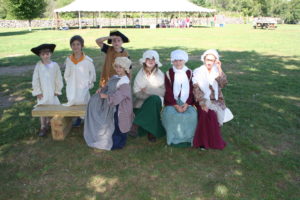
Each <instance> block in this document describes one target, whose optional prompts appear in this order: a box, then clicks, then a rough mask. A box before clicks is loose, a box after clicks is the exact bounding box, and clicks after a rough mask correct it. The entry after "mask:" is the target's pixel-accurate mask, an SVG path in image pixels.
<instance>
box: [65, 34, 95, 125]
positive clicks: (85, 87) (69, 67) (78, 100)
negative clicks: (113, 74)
mask: <svg viewBox="0 0 300 200" xmlns="http://www.w3.org/2000/svg"><path fill="white" fill-rule="evenodd" d="M70 46H71V49H72V54H71V55H70V56H68V57H67V59H66V62H65V64H66V70H65V73H64V78H65V80H66V84H67V85H66V95H67V99H68V102H67V103H66V104H64V106H73V105H85V104H87V103H88V101H89V99H90V91H89V90H90V89H92V88H93V87H94V82H95V81H96V72H95V66H94V64H93V59H91V58H90V57H89V56H87V55H85V54H84V52H83V48H84V40H83V38H82V37H81V36H79V35H75V36H73V37H72V38H71V39H70ZM80 124H81V118H80V117H78V118H77V119H76V121H75V123H74V124H73V126H75V127H76V126H80Z"/></svg>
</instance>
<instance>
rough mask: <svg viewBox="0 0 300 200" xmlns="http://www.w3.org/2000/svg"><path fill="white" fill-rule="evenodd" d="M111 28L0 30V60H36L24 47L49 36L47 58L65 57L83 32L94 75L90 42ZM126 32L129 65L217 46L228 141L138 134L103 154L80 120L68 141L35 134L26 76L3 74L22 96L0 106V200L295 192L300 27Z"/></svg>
mask: <svg viewBox="0 0 300 200" xmlns="http://www.w3.org/2000/svg"><path fill="white" fill-rule="evenodd" d="M108 32H109V30H108V29H103V30H101V29H99V30H97V29H84V30H70V31H49V30H34V31H32V32H27V31H25V30H20V29H0V44H1V45H0V67H3V66H23V65H34V64H35V63H36V61H37V59H38V58H37V57H36V56H34V55H33V54H32V53H31V52H30V48H31V47H33V46H36V45H38V44H40V43H46V42H47V43H50V42H53V43H56V44H57V49H56V52H55V53H54V56H53V60H55V61H57V62H58V63H59V64H61V65H63V62H64V60H65V57H66V56H67V55H68V54H70V48H69V39H70V37H71V36H73V35H75V34H80V35H82V36H83V37H84V39H85V42H86V48H85V52H86V53H87V54H88V55H90V57H92V58H93V59H94V61H95V66H96V68H97V71H98V73H97V78H98V79H99V75H100V66H101V64H102V62H103V56H102V55H101V54H100V53H99V49H98V48H97V46H96V44H95V42H94V41H95V39H96V38H97V37H100V36H105V35H107V34H108ZM122 32H124V33H125V34H126V35H128V37H129V38H130V39H131V42H130V43H128V44H125V45H124V47H126V48H127V49H128V51H129V53H130V55H131V57H132V60H133V61H134V63H135V67H136V69H135V71H136V70H137V69H138V67H139V66H138V64H137V63H138V59H139V58H140V57H141V55H142V53H143V51H144V50H146V49H150V48H151V49H156V50H157V51H158V52H159V53H160V56H161V60H162V63H163V64H164V67H163V70H167V69H168V67H170V60H169V54H170V52H171V51H172V50H174V49H177V48H182V49H184V50H186V51H188V52H189V56H190V61H189V62H188V63H187V66H189V67H191V68H195V67H198V66H199V65H200V64H201V63H200V55H201V54H202V53H203V51H204V50H206V49H209V48H216V49H218V50H219V52H220V54H221V56H222V57H221V61H223V70H224V71H225V73H226V74H227V76H228V79H229V84H228V85H227V87H226V88H225V89H224V90H223V92H224V95H225V99H226V104H227V106H228V107H229V108H230V109H231V110H232V112H233V113H234V115H235V118H234V120H232V121H231V122H228V123H226V124H225V125H224V126H223V127H222V133H223V136H224V139H225V141H227V143H228V146H227V147H226V148H225V149H224V150H223V151H219V150H209V151H199V150H196V149H191V148H173V147H169V146H167V145H166V141H165V138H162V139H159V140H158V141H157V142H156V143H154V144H152V143H149V142H148V141H147V139H146V138H145V137H141V138H136V139H133V138H129V140H128V144H127V146H126V147H125V149H123V150H118V151H111V152H103V151H97V150H93V149H90V148H88V147H87V146H86V145H85V142H84V139H83V137H82V132H83V131H82V127H81V128H77V129H73V130H72V133H71V134H70V135H69V136H68V137H67V138H66V140H65V141H61V142H58V141H52V139H51V137H48V138H46V139H43V138H38V137H37V136H36V135H35V134H36V132H37V131H38V128H39V120H38V119H37V118H32V117H31V110H32V107H33V105H34V104H35V99H34V98H33V97H32V96H31V93H30V92H31V74H30V73H28V74H25V75H23V76H6V75H0V92H1V93H2V94H4V95H6V96H15V97H18V98H17V100H16V101H15V103H14V104H13V105H12V106H10V107H8V108H0V145H1V146H0V199H101V200H102V199H122V200H123V199H130V200H131V199H136V200H144V199H145V200H148V199H153V200H155V199H163V200H165V199H166V200H168V199H180V200H181V199H184V200H185V199H190V200H215V199H218V200H219V199H228V200H234V199H237V200H239V199H243V200H256V199H257V200H262V199H264V200H265V199H267V200H274V199H276V200H277V199H278V200H282V199H286V200H298V199H299V197H300V192H299V191H300V190H299V189H300V159H299V158H300V157H299V156H300V153H299V152H300V90H299V86H300V80H299V78H300V37H299V35H300V26H296V25H295V26H292V25H280V26H279V27H278V28H277V29H276V30H254V29H252V27H251V25H227V26H225V27H224V28H197V29H196V28H195V29H158V30H150V29H135V30H134V29H124V30H122ZM64 90H65V89H64ZM95 90H96V88H94V89H93V91H92V92H94V91H95ZM65 99H66V98H65V94H63V96H62V98H61V100H62V101H63V102H65Z"/></svg>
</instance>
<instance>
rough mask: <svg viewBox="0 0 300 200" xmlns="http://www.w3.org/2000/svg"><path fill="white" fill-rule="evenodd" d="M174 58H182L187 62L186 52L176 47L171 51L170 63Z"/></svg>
mask: <svg viewBox="0 0 300 200" xmlns="http://www.w3.org/2000/svg"><path fill="white" fill-rule="evenodd" d="M174 60H184V61H185V62H187V61H188V60H189V55H188V54H187V52H185V51H183V50H180V49H178V50H175V51H172V52H171V63H172V62H173V61H174Z"/></svg>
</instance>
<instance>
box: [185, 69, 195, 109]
mask: <svg viewBox="0 0 300 200" xmlns="http://www.w3.org/2000/svg"><path fill="white" fill-rule="evenodd" d="M187 76H188V78H189V84H190V93H189V98H188V99H187V100H186V103H187V104H189V105H194V103H195V101H194V95H193V81H192V79H191V76H192V72H191V71H188V72H187Z"/></svg>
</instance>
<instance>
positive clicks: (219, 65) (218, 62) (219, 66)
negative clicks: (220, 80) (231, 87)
mask: <svg viewBox="0 0 300 200" xmlns="http://www.w3.org/2000/svg"><path fill="white" fill-rule="evenodd" d="M215 64H216V66H217V67H218V70H219V73H221V72H222V71H223V70H222V67H221V66H222V63H221V61H220V60H216V62H215Z"/></svg>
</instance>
